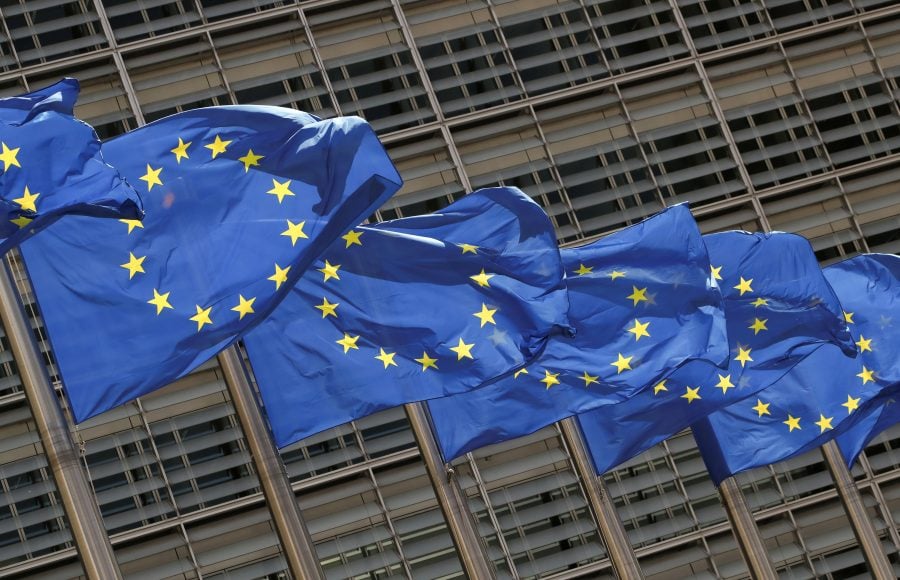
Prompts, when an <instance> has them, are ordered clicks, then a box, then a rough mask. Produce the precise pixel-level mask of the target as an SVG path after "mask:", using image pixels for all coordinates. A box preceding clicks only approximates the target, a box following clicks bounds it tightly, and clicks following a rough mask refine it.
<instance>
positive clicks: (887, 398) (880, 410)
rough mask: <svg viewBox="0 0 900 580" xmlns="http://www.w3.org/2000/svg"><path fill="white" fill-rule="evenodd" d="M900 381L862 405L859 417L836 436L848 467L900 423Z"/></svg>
mask: <svg viewBox="0 0 900 580" xmlns="http://www.w3.org/2000/svg"><path fill="white" fill-rule="evenodd" d="M898 399H900V383H894V384H893V385H891V386H890V387H888V388H886V389H882V390H881V391H880V392H879V393H878V395H876V396H875V397H873V398H872V399H870V400H869V401H868V402H866V403H865V404H863V405H862V406H860V409H859V417H856V418H855V419H854V420H853V421H851V422H850V425H848V426H847V428H846V429H844V430H843V431H842V432H841V433H839V434H838V436H837V437H836V439H837V443H838V447H840V449H841V454H842V455H843V456H844V460H845V461H846V462H847V467H853V464H854V463H856V459H857V458H858V457H859V454H860V453H862V452H863V449H865V448H866V446H868V445H869V443H871V442H872V440H873V439H875V437H877V436H878V435H879V434H881V433H882V432H883V431H886V430H887V429H890V428H891V427H893V426H894V425H896V424H897V423H900V405H898V404H897V400H898Z"/></svg>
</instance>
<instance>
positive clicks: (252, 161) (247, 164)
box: [238, 149, 263, 173]
mask: <svg viewBox="0 0 900 580" xmlns="http://www.w3.org/2000/svg"><path fill="white" fill-rule="evenodd" d="M262 158H263V156H262V155H254V154H253V149H249V150H247V154H246V155H244V156H243V157H238V161H240V162H241V163H243V164H244V173H247V172H248V171H250V168H251V167H254V166H258V165H259V160H260V159H262Z"/></svg>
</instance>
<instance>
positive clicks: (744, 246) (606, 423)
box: [578, 232, 855, 473]
mask: <svg viewBox="0 0 900 580" xmlns="http://www.w3.org/2000/svg"><path fill="white" fill-rule="evenodd" d="M704 240H705V242H706V246H707V248H708V249H709V256H710V260H711V263H712V265H713V276H714V277H716V278H717V279H718V281H719V284H720V287H721V288H722V291H723V293H724V295H725V313H726V320H727V326H728V341H729V344H730V348H731V355H730V358H729V361H728V368H727V369H724V370H723V369H719V368H716V367H714V366H712V365H710V364H708V363H704V362H695V363H691V364H689V365H685V366H684V367H683V368H682V369H680V370H679V371H678V372H676V373H675V374H674V375H673V376H672V377H671V378H670V379H669V380H667V381H663V382H659V383H654V384H652V385H648V388H647V389H645V390H643V391H642V392H641V393H639V394H638V395H637V396H635V397H633V398H631V399H630V400H628V401H625V402H624V403H621V404H618V405H613V406H610V407H608V408H605V409H603V410H602V411H600V412H593V413H588V414H585V415H581V416H579V418H578V419H579V423H580V424H581V428H582V430H583V432H584V436H585V439H586V441H587V444H588V448H589V450H590V453H591V456H592V458H593V460H594V466H595V468H596V469H597V472H598V473H604V472H606V471H608V470H610V469H612V468H613V467H615V466H616V465H618V464H620V463H622V462H623V461H626V460H628V459H630V458H632V457H634V456H635V455H637V454H639V453H641V452H642V451H644V450H646V449H649V448H650V447H652V446H653V445H655V444H657V443H659V442H660V441H662V440H664V439H667V438H669V437H671V436H672V435H675V434H676V433H678V432H679V431H681V430H682V429H684V428H686V427H688V426H689V425H690V424H691V423H694V422H696V421H698V420H700V419H701V418H703V417H705V416H706V415H708V414H709V413H711V412H713V411H716V410H718V409H722V408H724V407H726V406H728V405H730V404H732V403H735V402H737V401H740V400H742V399H745V398H746V397H748V396H751V395H752V394H753V393H756V392H757V391H760V390H762V389H764V388H766V387H768V386H769V385H771V384H773V383H774V382H775V381H777V380H778V379H780V378H781V377H782V376H783V375H784V374H785V373H786V372H787V371H789V370H790V369H791V368H792V367H794V365H796V364H797V363H798V362H800V361H801V360H803V359H804V358H805V357H807V356H809V355H810V354H811V353H813V352H814V351H815V350H816V349H818V348H819V347H821V346H822V345H824V344H828V343H834V344H836V345H838V347H839V350H842V351H843V352H846V353H847V354H848V355H851V356H852V354H853V353H854V352H855V346H854V345H853V341H852V339H851V337H850V333H849V331H848V330H847V325H846V323H845V322H844V318H843V314H842V310H841V306H840V303H839V301H838V299H837V297H836V296H835V294H834V291H833V290H832V289H831V287H830V286H829V285H828V282H827V281H826V280H825V277H824V276H823V274H822V271H821V269H820V268H819V264H818V262H817V261H816V257H815V254H814V253H813V251H812V248H811V247H810V245H809V242H808V241H806V240H805V239H804V238H802V237H800V236H797V235H794V234H786V233H772V234H762V233H747V232H723V233H718V234H709V235H706V236H704Z"/></svg>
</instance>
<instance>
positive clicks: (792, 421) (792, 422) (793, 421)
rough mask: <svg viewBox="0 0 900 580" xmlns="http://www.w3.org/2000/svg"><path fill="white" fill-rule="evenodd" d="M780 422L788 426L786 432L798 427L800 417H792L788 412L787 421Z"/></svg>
mask: <svg viewBox="0 0 900 580" xmlns="http://www.w3.org/2000/svg"><path fill="white" fill-rule="evenodd" d="M782 423H784V424H785V425H787V426H788V429H789V430H788V433H791V432H792V431H793V430H794V429H800V417H794V416H793V415H791V414H790V413H788V418H787V421H782Z"/></svg>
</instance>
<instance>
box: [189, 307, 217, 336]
mask: <svg viewBox="0 0 900 580" xmlns="http://www.w3.org/2000/svg"><path fill="white" fill-rule="evenodd" d="M211 311H212V306H210V307H209V308H205V309H204V308H200V306H199V305H197V314H195V315H193V316H191V317H190V318H189V319H188V320H193V321H194V322H196V323H197V332H200V329H201V328H203V325H204V324H212V320H210V318H209V313H210V312H211Z"/></svg>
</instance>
